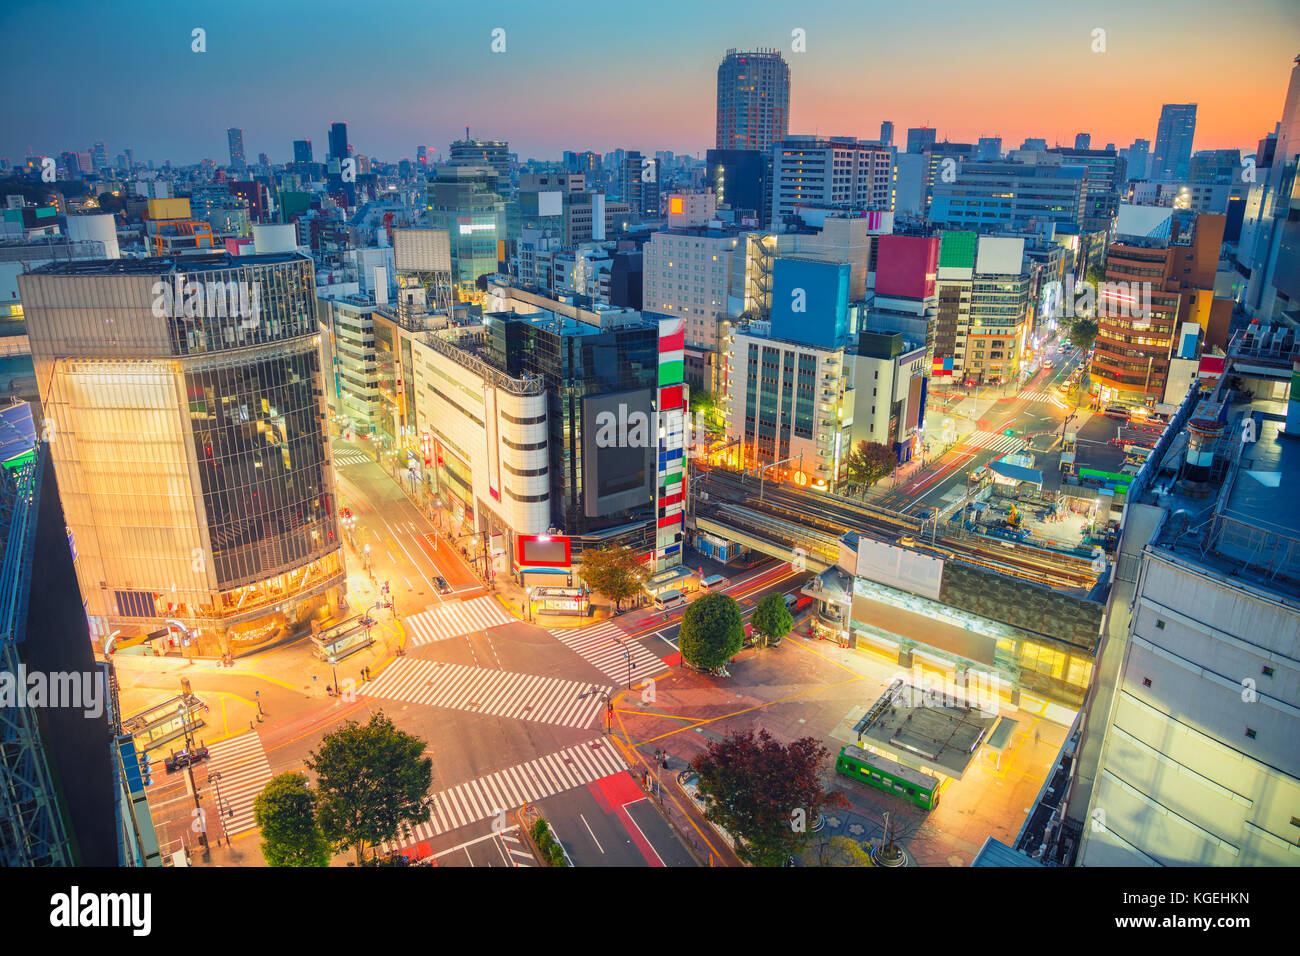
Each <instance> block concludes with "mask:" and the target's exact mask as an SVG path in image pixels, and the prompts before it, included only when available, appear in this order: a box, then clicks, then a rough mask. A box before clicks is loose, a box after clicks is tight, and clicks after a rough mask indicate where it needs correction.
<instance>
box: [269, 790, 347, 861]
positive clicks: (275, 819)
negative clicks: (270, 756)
mask: <svg viewBox="0 0 1300 956" xmlns="http://www.w3.org/2000/svg"><path fill="white" fill-rule="evenodd" d="M253 818H254V819H255V820H256V821H257V825H258V826H259V827H260V828H261V830H262V858H263V859H265V860H266V865H267V866H329V862H330V847H329V842H328V841H327V840H326V839H325V834H323V833H322V832H321V828H320V824H319V823H317V822H316V795H315V794H314V793H313V792H312V790H311V788H310V787H309V786H308V785H307V778H306V776H304V775H303V774H301V773H282V774H280V775H279V776H278V777H272V778H271V781H270V782H269V783H268V784H267V785H266V788H265V789H264V790H263V791H262V792H261V793H259V794H258V795H257V799H256V800H255V801H253Z"/></svg>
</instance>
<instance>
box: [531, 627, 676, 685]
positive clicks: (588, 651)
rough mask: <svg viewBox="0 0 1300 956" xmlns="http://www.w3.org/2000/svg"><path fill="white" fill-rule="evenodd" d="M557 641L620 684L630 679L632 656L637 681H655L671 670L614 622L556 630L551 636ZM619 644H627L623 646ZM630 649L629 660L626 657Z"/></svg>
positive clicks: (633, 671)
mask: <svg viewBox="0 0 1300 956" xmlns="http://www.w3.org/2000/svg"><path fill="white" fill-rule="evenodd" d="M550 634H551V636H552V637H554V638H555V639H556V640H557V641H559V642H560V643H561V644H563V645H564V646H565V647H567V648H568V649H569V650H571V651H573V652H574V653H575V654H577V655H578V656H579V657H581V658H583V659H584V660H585V661H587V663H589V664H590V665H591V666H592V667H594V668H596V670H598V671H600V672H601V673H602V674H604V675H605V676H606V677H608V678H610V679H611V680H613V681H616V682H618V683H620V684H621V683H623V682H624V681H626V680H627V679H628V676H629V675H628V656H630V657H631V660H632V665H633V667H632V673H631V677H632V679H633V680H640V679H643V678H646V677H654V676H655V675H656V674H662V673H663V672H664V671H666V670H668V665H667V664H665V663H664V662H663V661H662V660H661V659H660V658H658V657H656V656H655V655H654V654H651V653H650V652H649V651H647V650H646V649H645V648H644V647H642V646H641V645H640V644H637V643H634V642H633V639H632V637H631V636H630V635H629V634H627V633H625V632H624V631H623V629H622V628H621V627H619V626H618V625H617V624H615V623H614V622H613V621H601V622H600V623H598V624H592V625H589V626H587V627H581V628H577V629H576V630H573V629H569V628H556V629H555V630H553V631H551V632H550ZM619 641H622V642H623V643H622V644H620V643H619ZM624 647H626V648H627V652H628V656H625V655H624V653H623V648H624Z"/></svg>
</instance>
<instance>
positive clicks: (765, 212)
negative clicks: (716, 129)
mask: <svg viewBox="0 0 1300 956" xmlns="http://www.w3.org/2000/svg"><path fill="white" fill-rule="evenodd" d="M704 162H705V167H706V169H705V182H706V183H707V184H708V186H709V188H710V189H712V190H713V195H714V196H716V197H717V199H718V205H719V206H722V205H725V206H727V207H728V208H729V209H732V210H750V211H752V212H753V213H754V219H755V223H754V225H758V226H766V225H767V224H768V222H769V221H770V220H771V216H772V192H771V190H772V154H771V153H770V152H767V153H764V152H760V151H759V150H757V149H711V150H709V151H708V152H707V153H706V154H705V160H704Z"/></svg>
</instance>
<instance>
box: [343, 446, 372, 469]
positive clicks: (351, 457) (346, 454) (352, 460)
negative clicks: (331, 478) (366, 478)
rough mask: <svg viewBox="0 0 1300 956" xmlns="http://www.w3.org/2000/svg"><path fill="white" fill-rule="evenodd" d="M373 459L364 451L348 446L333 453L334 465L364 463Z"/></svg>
mask: <svg viewBox="0 0 1300 956" xmlns="http://www.w3.org/2000/svg"><path fill="white" fill-rule="evenodd" d="M373 460H374V459H372V458H371V457H370V456H369V455H367V454H366V453H365V452H363V451H354V450H353V449H350V448H348V449H344V450H341V451H336V452H335V453H334V463H335V464H336V465H364V464H365V463H366V462H368V461H373Z"/></svg>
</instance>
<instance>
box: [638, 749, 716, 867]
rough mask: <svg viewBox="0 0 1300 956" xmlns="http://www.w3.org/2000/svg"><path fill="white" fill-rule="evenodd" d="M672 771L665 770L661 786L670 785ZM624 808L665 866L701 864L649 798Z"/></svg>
mask: <svg viewBox="0 0 1300 956" xmlns="http://www.w3.org/2000/svg"><path fill="white" fill-rule="evenodd" d="M671 773H672V771H668V770H665V771H664V772H663V776H662V777H661V778H660V785H661V786H668V784H669V782H670V781H668V776H669V775H670V774H671ZM624 809H625V810H626V811H627V815H628V816H629V817H630V818H631V820H632V822H633V823H634V824H635V825H636V826H637V827H639V828H640V830H641V833H642V834H643V835H644V836H645V838H646V840H647V841H649V843H650V845H651V846H653V847H654V849H655V852H656V853H658V854H659V858H660V859H661V860H663V863H664V866H699V864H698V863H696V862H695V858H694V857H693V856H691V854H690V851H688V850H687V849H686V846H685V845H684V844H683V843H682V841H681V840H680V839H678V837H677V834H676V833H675V832H674V831H673V828H672V827H671V826H669V825H668V821H667V820H665V819H664V816H663V814H662V813H660V812H659V809H658V807H656V806H655V805H654V804H653V803H651V802H650V801H649V800H639V801H637V802H635V803H629V804H627V806H626V807H625V808H624Z"/></svg>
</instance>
